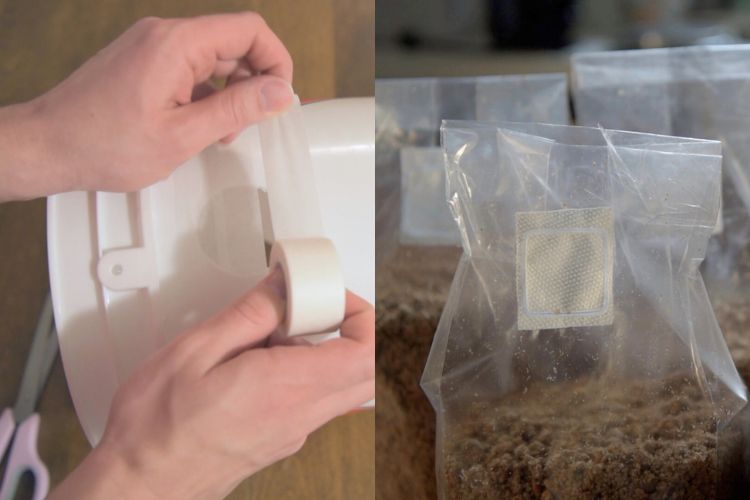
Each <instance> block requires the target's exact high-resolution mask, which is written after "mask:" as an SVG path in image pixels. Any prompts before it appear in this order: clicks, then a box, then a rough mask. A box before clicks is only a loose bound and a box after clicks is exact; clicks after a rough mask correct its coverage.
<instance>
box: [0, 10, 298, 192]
mask: <svg viewBox="0 0 750 500" xmlns="http://www.w3.org/2000/svg"><path fill="white" fill-rule="evenodd" d="M211 77H219V78H221V77H228V78H227V81H228V82H229V84H228V85H227V86H226V87H225V88H224V89H220V90H216V89H214V88H213V87H212V85H211V83H210V81H209V80H210V78H211ZM291 82H292V60H291V57H290V56H289V53H288V52H287V50H286V48H285V47H284V45H283V44H282V42H281V41H280V40H279V39H278V38H277V37H276V35H275V34H274V33H273V32H272V31H271V29H270V28H269V27H268V26H267V25H266V23H265V21H263V19H262V18H261V17H260V16H259V15H258V14H255V13H251V12H245V13H236V14H220V15H211V16H204V17H197V18H188V19H157V18H146V19H142V20H140V21H138V22H137V23H136V24H135V25H133V26H132V27H131V28H130V29H128V30H127V31H126V32H125V33H123V34H122V35H121V36H120V37H119V38H117V39H116V40H115V41H114V42H112V43H111V44H110V45H109V46H108V47H106V48H104V49H103V50H101V51H100V52H99V53H97V54H96V55H95V56H94V57H92V58H91V59H90V60H88V61H87V62H86V63H85V64H83V66H81V67H80V68H79V69H78V70H76V71H75V72H74V73H73V74H71V75H70V76H69V77H68V78H67V79H66V80H64V81H63V82H62V83H60V84H59V85H58V86H56V87H55V88H53V89H52V90H50V91H49V92H47V93H46V94H43V95H42V96H40V97H38V98H36V99H34V100H32V101H30V102H28V103H24V104H22V105H16V106H11V107H9V108H6V109H5V110H0V131H3V130H5V129H6V128H7V129H8V130H7V133H3V134H0V136H5V137H6V139H5V140H3V139H2V137H0V157H2V158H3V160H6V158H7V162H5V163H6V165H8V167H6V168H9V171H8V172H0V174H2V176H1V177H2V178H3V180H4V189H0V200H1V199H3V198H5V199H13V198H31V197H35V196H43V195H48V194H53V193H56V192H63V191H70V190H102V191H132V190H136V189H140V188H143V187H145V186H148V185H150V184H152V183H154V182H156V181H158V180H161V179H163V178H165V177H167V176H168V175H169V174H170V173H171V172H172V171H173V170H174V169H175V168H176V167H177V166H178V165H180V164H181V163H183V162H184V161H186V160H187V159H189V158H190V157H192V156H194V155H195V154H197V153H198V152H200V151H201V150H202V149H204V148H205V147H206V146H208V145H210V144H212V143H214V142H216V141H218V140H220V139H222V138H223V139H225V140H229V139H231V138H232V137H234V136H235V135H236V134H237V133H238V132H239V131H241V130H242V129H243V128H244V127H246V126H248V125H249V124H251V123H254V122H257V121H260V120H262V119H264V118H267V117H270V116H273V115H275V114H278V113H279V112H281V111H283V110H284V109H286V108H287V107H288V106H289V105H290V104H291V102H292V99H293V91H292V88H291ZM3 123H5V124H6V127H5V128H4V127H3V126H2V125H3ZM14 148H15V149H22V150H21V151H15V152H14V151H13V149H14ZM11 167H12V169H11ZM2 168H3V167H0V169H2Z"/></svg>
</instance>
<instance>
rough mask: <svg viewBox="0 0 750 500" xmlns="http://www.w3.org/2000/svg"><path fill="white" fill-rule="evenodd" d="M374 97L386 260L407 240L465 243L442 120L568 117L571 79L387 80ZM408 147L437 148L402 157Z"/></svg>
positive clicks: (381, 247) (381, 245) (381, 252)
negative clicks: (444, 153) (445, 163)
mask: <svg viewBox="0 0 750 500" xmlns="http://www.w3.org/2000/svg"><path fill="white" fill-rule="evenodd" d="M375 100H376V106H377V110H376V165H377V193H376V194H377V207H378V208H377V214H376V224H377V234H378V241H377V245H378V251H377V254H378V257H379V258H383V257H384V256H386V255H388V254H389V253H392V252H393V250H394V249H395V248H396V247H397V246H398V244H399V243H400V242H401V241H403V242H404V243H405V244H412V245H446V244H447V245H456V246H457V245H459V243H460V240H459V236H458V233H457V231H456V230H455V225H454V224H452V222H451V218H450V216H449V214H448V212H447V210H446V208H445V206H444V205H445V204H444V203H443V200H444V194H443V193H444V189H443V186H444V180H443V179H442V175H443V173H442V159H441V154H440V153H436V151H439V149H436V148H437V147H438V146H439V128H440V122H441V120H442V119H471V120H474V119H476V120H487V121H497V120H514V121H541V122H546V123H568V120H569V111H568V89H567V79H566V76H565V75H564V74H539V75H508V76H484V77H467V78H413V79H385V80H378V81H377V82H376V84H375ZM405 147H410V148H434V149H431V150H428V151H425V152H422V153H420V152H415V151H413V150H412V151H411V152H409V153H404V154H402V152H401V149H402V148H405ZM402 208H406V209H407V210H402ZM439 219H443V220H439Z"/></svg>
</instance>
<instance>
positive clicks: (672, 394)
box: [444, 374, 734, 499]
mask: <svg viewBox="0 0 750 500" xmlns="http://www.w3.org/2000/svg"><path fill="white" fill-rule="evenodd" d="M691 380H692V377H691V376H690V375H689V374H675V375H673V376H672V377H670V378H669V379H667V381H666V382H665V381H664V380H660V381H658V382H654V381H634V380H619V381H615V380H609V381H607V382H606V383H603V381H597V382H587V381H586V379H585V378H584V379H579V380H576V381H573V382H563V383H557V384H546V385H540V386H537V387H531V388H528V389H527V390H526V391H525V392H519V393H514V394H511V395H508V396H506V397H503V398H502V399H501V400H498V401H493V402H483V403H482V404H475V405H472V406H470V407H468V408H467V409H466V411H465V412H463V414H461V415H457V416H456V417H455V418H454V419H453V420H451V421H450V423H449V424H448V425H450V426H451V429H452V433H451V435H452V437H451V438H450V440H449V441H447V442H446V453H445V477H444V480H445V488H446V498H451V499H453V498H456V499H459V498H460V499H463V498H481V499H490V498H503V499H527V498H540V499H579V498H607V499H610V498H623V499H626V498H627V499H646V498H649V499H660V498H685V499H692V498H695V499H703V498H716V496H717V487H718V485H719V482H720V481H722V480H723V479H722V477H720V474H727V475H729V474H731V473H733V472H734V471H733V470H732V469H731V468H723V469H721V470H720V469H719V467H718V459H717V442H716V420H715V417H714V413H713V409H712V406H711V404H710V403H709V402H708V401H707V400H706V399H705V397H704V396H703V394H702V392H701V390H700V388H699V387H698V386H697V385H696V384H693V383H692V382H691Z"/></svg>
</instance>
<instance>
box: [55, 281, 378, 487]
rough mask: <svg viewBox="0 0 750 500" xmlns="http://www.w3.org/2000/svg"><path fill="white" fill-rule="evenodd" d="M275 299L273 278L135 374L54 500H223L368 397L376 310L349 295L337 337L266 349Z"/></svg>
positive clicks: (278, 311)
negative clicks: (90, 448)
mask: <svg viewBox="0 0 750 500" xmlns="http://www.w3.org/2000/svg"><path fill="white" fill-rule="evenodd" d="M280 290H283V278H282V277H281V275H280V273H278V272H277V273H274V274H272V275H271V276H270V277H269V278H267V279H266V280H264V281H263V282H262V283H261V284H260V285H258V286H257V287H256V288H255V289H254V290H252V291H251V292H249V293H248V294H247V295H246V296H245V297H244V298H243V299H242V300H240V301H239V302H238V303H236V304H235V305H234V306H232V307H231V308H229V309H228V310H226V311H224V312H223V313H221V314H219V315H218V316H216V317H214V318H212V319H210V320H208V321H207V322H205V323H204V324H202V325H200V326H198V327H196V328H194V329H193V330H191V331H189V332H187V333H185V334H184V335H182V336H180V337H178V338H177V339H175V341H174V342H172V343H171V344H169V345H168V346H166V347H165V348H164V349H162V350H161V351H159V352H158V353H157V354H156V355H155V356H153V357H152V358H151V359H150V360H149V361H147V362H146V363H145V364H144V365H143V366H142V367H141V368H140V369H138V370H137V371H136V373H135V374H134V375H133V376H132V377H131V378H130V379H129V380H128V382H127V383H126V384H125V385H123V386H122V387H121V388H120V390H119V391H118V393H117V395H116V396H115V399H114V402H113V404H112V408H111V410H110V415H109V420H108V422H107V428H106V431H105V434H104V437H103V438H102V441H101V443H99V445H98V446H97V447H96V449H95V450H94V451H93V452H92V453H91V455H90V456H89V457H87V458H86V460H85V461H84V462H83V463H82V464H81V466H80V467H79V468H78V469H77V470H76V471H75V472H74V473H73V474H72V475H71V476H70V477H69V478H67V479H66V480H65V481H64V482H63V483H62V485H61V486H60V487H59V488H58V489H57V490H56V491H55V492H53V494H52V496H51V497H50V498H51V499H53V500H54V499H55V498H57V499H63V498H80V499H86V498H115V497H117V498H123V499H127V498H138V499H143V498H152V497H153V498H158V499H159V500H167V499H172V498H175V499H209V498H223V497H224V496H225V495H227V494H228V493H229V492H230V491H231V490H232V489H233V488H234V487H236V486H237V484H238V483H239V482H240V481H241V480H242V479H244V478H245V477H247V476H249V475H251V474H253V473H255V472H257V471H258V470H260V469H262V468H263V467H265V466H267V465H269V464H271V463H273V462H275V461H277V460H280V459H282V458H284V457H287V456H289V455H291V454H293V453H295V452H296V451H297V450H299V449H300V448H301V447H302V445H303V443H304V442H305V438H306V437H307V435H308V434H310V433H311V432H312V431H313V430H315V429H317V428H318V427H320V426H321V425H323V424H324V423H325V422H327V421H329V420H330V419H332V418H334V417H336V416H337V415H341V414H343V413H346V412H348V411H350V410H352V409H354V408H356V407H358V406H359V405H361V404H363V403H365V402H366V401H368V400H370V399H372V397H373V396H374V391H375V381H374V378H375V316H374V310H373V308H372V306H371V305H370V304H368V303H367V302H365V301H364V300H363V299H361V298H360V297H357V296H356V295H354V294H352V293H351V292H349V293H347V300H346V319H345V320H344V323H343V324H342V326H341V338H337V339H332V340H329V341H326V342H323V343H321V344H319V345H299V344H294V345H277V346H273V347H262V346H263V345H264V344H265V342H266V340H267V338H268V336H269V335H270V334H271V333H272V332H273V331H274V330H275V329H276V327H277V326H278V325H279V324H280V322H281V320H282V319H283V311H284V302H283V292H281V293H280ZM108 488H111V489H108ZM111 492H114V493H115V494H114V495H111V496H110V495H109V493H111Z"/></svg>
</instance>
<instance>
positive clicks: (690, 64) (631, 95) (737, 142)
mask: <svg viewBox="0 0 750 500" xmlns="http://www.w3.org/2000/svg"><path fill="white" fill-rule="evenodd" d="M572 69H573V89H574V103H575V110H576V120H577V122H578V123H579V124H582V125H590V126H596V125H601V126H604V127H608V128H617V129H622V130H634V131H639V132H651V133H656V134H668V135H679V136H686V137H700V138H706V139H716V140H720V141H722V143H723V156H724V164H723V174H724V179H723V200H722V209H721V211H720V217H719V219H718V221H717V225H716V228H715V230H714V233H715V235H714V238H712V240H711V242H710V243H709V247H708V251H707V255H706V261H705V264H704V272H703V274H704V277H705V279H706V284H707V286H708V289H709V291H710V295H711V298H712V300H714V301H715V302H716V301H717V300H728V301H736V300H738V299H739V300H741V301H746V300H747V299H746V298H745V297H746V296H747V292H750V248H749V247H748V245H750V113H747V111H746V108H745V106H746V103H748V102H750V45H734V46H709V47H684V48H673V49H655V50H634V51H617V52H601V53H591V54H579V55H576V56H574V57H573V59H572Z"/></svg>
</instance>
